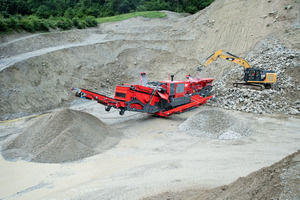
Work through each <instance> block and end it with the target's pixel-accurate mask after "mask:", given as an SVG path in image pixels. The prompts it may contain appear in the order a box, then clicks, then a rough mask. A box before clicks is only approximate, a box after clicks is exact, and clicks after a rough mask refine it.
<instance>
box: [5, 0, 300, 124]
mask: <svg viewBox="0 0 300 200" xmlns="http://www.w3.org/2000/svg"><path fill="white" fill-rule="evenodd" d="M287 7H288V9H286V8H287ZM298 8H299V3H295V1H292V0H289V1H280V0H272V1H264V2H261V1H258V0H255V1H243V0H240V1H233V0H232V1H225V0H217V1H215V2H214V3H213V4H211V6H209V7H208V8H206V9H204V10H202V11H200V12H199V13H197V14H195V15H192V16H189V17H181V16H180V15H179V14H175V13H170V12H168V17H166V18H164V19H144V18H141V17H136V18H133V19H129V20H126V21H123V22H113V23H107V24H100V25H99V26H98V27H97V28H93V29H88V30H71V31H67V32H59V33H56V32H53V33H47V34H33V35H32V34H29V35H26V34H25V35H24V34H14V35H9V36H1V38H0V41H1V45H0V52H1V53H0V55H1V61H0V70H1V71H0V73H1V79H0V86H1V87H0V88H1V91H0V94H1V104H2V105H5V106H2V107H1V108H0V113H1V118H2V119H7V118H11V117H16V116H23V115H26V114H30V113H35V112H40V111H43V110H47V109H51V108H55V107H58V106H66V105H70V103H71V101H72V99H73V98H72V97H71V96H70V95H69V90H70V88H71V87H72V86H77V87H83V88H89V89H92V90H96V91H98V92H105V93H106V92H107V93H111V92H112V89H113V88H114V86H115V85H117V84H121V83H124V82H135V81H137V80H138V72H140V71H145V72H147V74H148V77H149V78H150V79H151V80H159V79H166V78H167V76H168V74H170V73H172V74H175V78H178V79H182V78H183V77H184V76H185V75H186V74H188V73H190V74H195V69H196V67H197V66H198V65H199V64H200V63H201V62H202V61H203V60H204V58H206V57H207V56H208V55H210V54H211V53H212V52H214V51H215V50H219V49H224V50H227V51H230V52H232V53H234V54H236V55H240V56H246V55H247V54H248V53H249V52H250V51H251V50H252V49H253V48H254V47H255V45H256V44H257V43H258V42H259V41H261V40H262V39H264V38H266V37H267V36H268V35H270V34H273V35H275V37H276V38H278V39H279V40H280V41H281V42H282V43H283V44H284V45H286V46H287V47H288V48H293V49H295V48H296V49H299V48H300V47H299V42H297V41H299V15H298V10H299V9H298ZM237 16H238V17H237ZM256 62H259V61H256ZM232 68H233V65H231V64H230V63H229V64H228V63H224V64H223V63H222V64H218V65H216V64H212V65H211V66H210V67H209V68H207V69H206V76H210V77H214V78H216V79H217V80H222V77H223V76H224V75H225V74H226V73H227V72H228V71H229V70H230V69H232Z"/></svg>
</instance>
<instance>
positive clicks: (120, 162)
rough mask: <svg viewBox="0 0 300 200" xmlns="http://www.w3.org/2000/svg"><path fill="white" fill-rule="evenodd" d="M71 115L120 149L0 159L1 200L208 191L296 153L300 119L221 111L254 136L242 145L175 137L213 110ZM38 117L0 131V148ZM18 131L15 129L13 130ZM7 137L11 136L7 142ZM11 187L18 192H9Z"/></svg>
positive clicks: (96, 108) (88, 107) (90, 106)
mask: <svg viewBox="0 0 300 200" xmlns="http://www.w3.org/2000/svg"><path fill="white" fill-rule="evenodd" d="M73 109H77V110H82V111H86V112H89V113H91V114H93V115H95V116H97V117H98V118H99V119H101V120H102V121H104V122H105V123H108V124H110V125H112V126H114V127H116V128H118V129H120V130H122V131H123V132H124V134H125V136H124V138H123V139H122V140H121V142H120V143H119V144H118V145H117V147H116V148H113V149H111V150H108V151H106V152H105V153H103V154H98V155H96V156H93V157H90V158H87V159H84V160H81V161H78V162H73V163H66V164H41V163H29V162H24V161H17V162H9V161H6V160H4V159H3V158H1V160H0V166H1V171H0V177H1V178H0V184H1V185H0V188H1V189H0V194H1V196H0V198H1V199H41V198H43V199H44V198H45V199H52V198H55V199H70V198H72V199H73V198H74V199H111V198H113V199H140V198H142V197H146V196H152V195H155V194H157V193H161V192H163V191H167V190H173V191H174V190H184V189H187V188H210V187H215V186H220V185H222V184H228V183H230V182H232V181H234V180H235V179H237V178H238V177H241V176H246V175H247V174H249V173H250V172H253V171H255V170H258V169H260V168H262V167H264V166H268V165H271V164H273V163H274V162H276V161H278V160H280V159H282V158H283V157H285V156H287V155H289V154H291V153H293V152H295V151H297V150H298V149H299V144H300V135H299V134H298V131H299V128H300V123H299V122H300V121H299V119H295V118H278V117H276V116H275V117H274V116H269V117H266V116H262V115H253V114H246V113H241V112H235V111H229V110H222V111H224V112H227V113H228V114H231V115H234V116H235V117H237V118H239V119H240V120H243V121H244V122H245V123H247V124H248V125H250V126H251V127H252V128H254V129H256V133H254V134H252V135H251V136H250V137H248V138H244V139H239V140H218V139H209V138H203V137H195V136H190V135H188V134H186V133H184V132H180V131H178V125H179V124H180V123H181V122H183V121H184V120H185V119H187V118H188V117H190V116H192V115H194V114H196V113H198V112H201V111H202V110H204V109H211V107H201V108H198V109H196V110H194V111H190V112H187V113H183V114H180V115H173V116H171V117H170V118H166V119H165V118H159V117H153V116H151V115H145V114H139V113H133V112H132V113H131V112H127V113H125V116H119V115H118V113H117V112H116V111H111V112H109V113H106V112H105V111H103V110H104V108H103V107H102V106H101V105H97V104H96V103H95V102H91V103H87V104H83V105H80V106H75V107H73ZM34 120H36V119H30V120H28V119H27V120H26V119H24V120H20V121H17V122H10V123H4V124H1V125H0V132H1V135H0V137H1V139H2V141H1V143H0V144H2V143H3V142H4V141H5V140H7V139H10V138H12V137H14V136H16V134H12V135H9V134H10V133H12V132H13V131H12V130H20V129H23V128H25V127H26V126H28V125H30V124H32V123H33V122H34ZM14 132H15V131H14ZM5 135H9V136H7V137H5ZM12 185H14V187H11V186H12Z"/></svg>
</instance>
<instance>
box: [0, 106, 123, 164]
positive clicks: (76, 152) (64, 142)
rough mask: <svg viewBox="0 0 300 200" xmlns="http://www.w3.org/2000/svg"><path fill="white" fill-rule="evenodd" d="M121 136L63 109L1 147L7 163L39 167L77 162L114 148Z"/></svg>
mask: <svg viewBox="0 0 300 200" xmlns="http://www.w3.org/2000/svg"><path fill="white" fill-rule="evenodd" d="M121 136H122V134H121V133H120V132H119V131H117V130H115V129H113V128H111V127H109V126H108V125H106V124H105V123H103V122H102V121H101V120H99V119H98V118H96V117H94V116H93V115H90V114H88V113H84V112H80V111H75V110H70V109H65V110H62V111H59V112H56V113H52V114H50V115H47V116H43V117H41V118H39V119H38V120H37V121H36V122H35V123H34V124H33V125H32V126H30V127H28V128H27V129H26V130H25V131H24V132H22V133H21V134H20V135H18V136H17V137H16V138H14V139H13V140H11V141H9V142H7V143H6V144H4V145H3V147H2V155H3V157H4V158H5V159H7V160H16V159H20V158H21V159H23V160H26V161H33V162H41V163H63V162H70V161H75V160H80V159H83V158H86V157H89V156H92V155H95V154H98V153H101V152H104V151H106V150H108V149H110V148H112V147H114V146H115V145H117V144H118V143H119V141H120V139H121Z"/></svg>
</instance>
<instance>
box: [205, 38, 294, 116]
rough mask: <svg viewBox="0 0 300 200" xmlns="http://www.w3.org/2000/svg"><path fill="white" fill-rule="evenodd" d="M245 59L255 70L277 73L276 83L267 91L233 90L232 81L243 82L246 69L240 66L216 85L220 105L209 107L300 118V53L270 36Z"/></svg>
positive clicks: (213, 104) (217, 103)
mask: <svg viewBox="0 0 300 200" xmlns="http://www.w3.org/2000/svg"><path fill="white" fill-rule="evenodd" d="M246 60H247V61H248V62H249V63H250V65H251V66H252V67H254V68H259V69H264V70H273V71H275V72H277V83H275V84H273V85H272V88H271V89H265V90H264V91H258V90H253V89H239V88H234V87H233V82H243V74H244V71H243V68H242V67H241V66H238V65H237V66H236V68H234V69H233V70H231V71H230V72H229V73H228V74H227V75H226V76H225V77H224V79H223V81H222V82H218V83H216V84H215V87H214V89H215V93H216V96H217V102H215V103H213V102H212V103H209V104H208V105H212V106H218V107H222V108H227V109H232V110H240V111H244V112H251V113H259V114H264V113H284V114H291V115H300V101H299V99H300V82H299V76H300V51H297V50H291V49H289V48H287V47H285V46H283V45H281V44H280V42H279V40H277V39H276V38H275V37H274V36H269V37H268V38H266V39H265V40H263V41H261V42H260V43H259V44H258V45H257V46H256V47H255V48H254V49H253V50H252V51H251V52H250V53H249V54H248V56H247V57H246Z"/></svg>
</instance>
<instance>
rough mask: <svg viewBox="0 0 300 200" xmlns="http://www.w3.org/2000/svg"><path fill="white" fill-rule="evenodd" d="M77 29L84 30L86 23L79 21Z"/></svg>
mask: <svg viewBox="0 0 300 200" xmlns="http://www.w3.org/2000/svg"><path fill="white" fill-rule="evenodd" d="M77 28H79V29H85V28H86V22H85V21H84V20H80V21H79V26H78V27H77Z"/></svg>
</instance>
